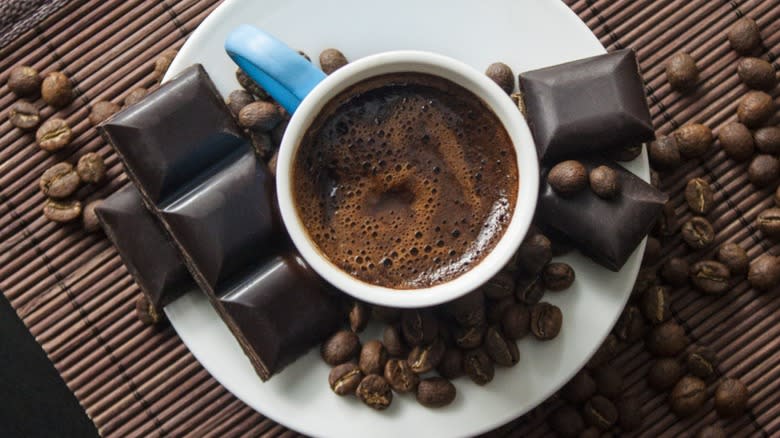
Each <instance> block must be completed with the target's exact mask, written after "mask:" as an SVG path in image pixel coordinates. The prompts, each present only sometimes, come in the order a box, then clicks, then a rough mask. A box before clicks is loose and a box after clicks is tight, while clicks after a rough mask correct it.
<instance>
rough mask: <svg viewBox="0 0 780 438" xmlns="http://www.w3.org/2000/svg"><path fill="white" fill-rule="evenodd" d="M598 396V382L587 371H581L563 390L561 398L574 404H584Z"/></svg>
mask: <svg viewBox="0 0 780 438" xmlns="http://www.w3.org/2000/svg"><path fill="white" fill-rule="evenodd" d="M595 394H596V381H595V380H593V377H591V375H590V373H589V372H588V371H587V370H581V371H580V372H578V373H577V374H575V375H574V377H572V379H571V380H569V382H568V383H567V384H566V385H564V387H563V388H562V389H561V397H563V399H564V400H566V401H569V402H571V403H574V404H582V403H585V402H586V401H588V400H590V398H591V397H593V396H594V395H595Z"/></svg>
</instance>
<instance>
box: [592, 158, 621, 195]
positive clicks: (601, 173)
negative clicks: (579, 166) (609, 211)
mask: <svg viewBox="0 0 780 438" xmlns="http://www.w3.org/2000/svg"><path fill="white" fill-rule="evenodd" d="M589 180H590V189H591V190H593V193H595V194H596V195H597V196H598V197H600V198H604V199H612V198H614V197H615V196H617V195H618V193H620V178H619V177H618V174H617V172H615V169H613V168H611V167H609V166H599V167H596V168H595V169H593V170H591V171H590V175H589Z"/></svg>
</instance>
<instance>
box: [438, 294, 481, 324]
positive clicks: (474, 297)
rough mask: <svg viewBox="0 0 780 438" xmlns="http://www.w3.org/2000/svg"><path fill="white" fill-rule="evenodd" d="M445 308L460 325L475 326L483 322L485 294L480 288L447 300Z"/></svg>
mask: <svg viewBox="0 0 780 438" xmlns="http://www.w3.org/2000/svg"><path fill="white" fill-rule="evenodd" d="M446 308H447V313H449V314H450V315H451V316H452V317H453V319H455V322H457V323H458V324H459V325H461V326H464V327H475V326H478V325H483V324H484V323H485V295H484V294H483V293H482V291H481V290H480V289H477V290H476V291H474V292H471V293H468V294H466V295H463V296H461V297H460V298H458V299H455V300H453V301H451V302H449V303H448V304H447V306H446Z"/></svg>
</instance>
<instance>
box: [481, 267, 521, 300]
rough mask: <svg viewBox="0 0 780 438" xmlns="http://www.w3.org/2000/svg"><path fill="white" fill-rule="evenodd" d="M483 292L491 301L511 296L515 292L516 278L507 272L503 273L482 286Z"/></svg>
mask: <svg viewBox="0 0 780 438" xmlns="http://www.w3.org/2000/svg"><path fill="white" fill-rule="evenodd" d="M482 292H483V293H484V294H485V296H486V297H488V298H490V299H491V300H500V299H501V298H504V297H508V296H511V295H512V294H513V293H514V292H515V278H514V276H513V275H512V274H510V273H509V272H506V271H501V272H499V273H498V274H496V275H495V276H493V278H491V279H490V280H488V282H487V283H485V285H484V286H482Z"/></svg>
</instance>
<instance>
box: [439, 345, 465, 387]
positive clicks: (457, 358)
mask: <svg viewBox="0 0 780 438" xmlns="http://www.w3.org/2000/svg"><path fill="white" fill-rule="evenodd" d="M436 371H438V373H439V374H441V376H442V377H444V378H447V379H450V380H452V379H457V378H458V377H460V376H462V375H463V374H464V371H463V351H462V350H461V349H460V348H455V347H450V348H447V349H446V350H445V351H444V356H442V358H441V362H439V366H438V367H436Z"/></svg>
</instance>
